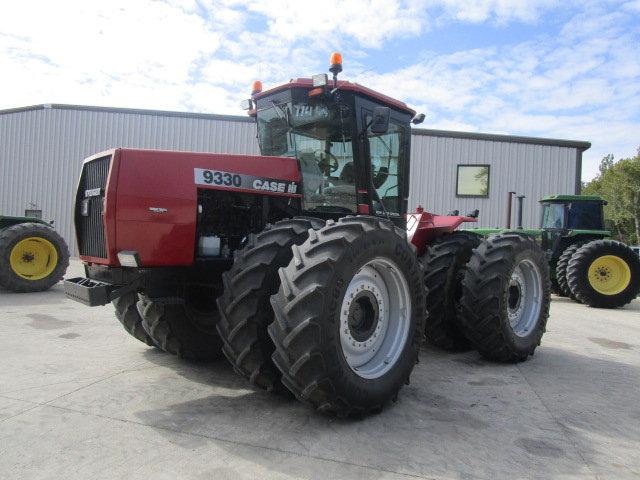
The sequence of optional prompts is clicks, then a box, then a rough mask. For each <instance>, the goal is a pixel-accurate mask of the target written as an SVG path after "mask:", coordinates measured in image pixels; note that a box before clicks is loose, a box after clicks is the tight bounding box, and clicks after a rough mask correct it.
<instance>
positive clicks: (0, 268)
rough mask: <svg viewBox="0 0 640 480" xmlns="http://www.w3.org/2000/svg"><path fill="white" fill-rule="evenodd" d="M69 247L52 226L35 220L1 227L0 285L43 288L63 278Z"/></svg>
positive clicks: (29, 289) (17, 288)
mask: <svg viewBox="0 0 640 480" xmlns="http://www.w3.org/2000/svg"><path fill="white" fill-rule="evenodd" d="M68 266H69V248H68V247H67V244H66V242H65V241H64V239H63V238H62V237H61V236H60V235H58V233H57V232H56V231H55V230H54V229H53V228H51V227H49V226H47V225H44V224H41V223H35V222H27V223H19V224H17V225H13V226H11V227H7V228H4V229H2V230H0V286H2V287H3V288H5V289H7V290H9V291H11V292H16V293H27V292H42V291H44V290H48V289H49V288H51V287H52V286H53V285H55V284H56V283H58V282H59V281H60V280H62V277H63V276H64V274H65V272H66V271H67V267H68Z"/></svg>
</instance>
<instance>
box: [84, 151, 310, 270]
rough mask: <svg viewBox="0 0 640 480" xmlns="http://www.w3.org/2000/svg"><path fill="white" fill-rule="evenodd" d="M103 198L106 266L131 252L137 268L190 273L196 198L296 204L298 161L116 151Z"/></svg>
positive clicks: (97, 260) (194, 243) (192, 255)
mask: <svg viewBox="0 0 640 480" xmlns="http://www.w3.org/2000/svg"><path fill="white" fill-rule="evenodd" d="M108 185H109V186H108V188H107V189H106V195H105V204H106V205H107V208H105V219H104V220H105V222H104V223H105V231H106V237H107V250H108V255H107V256H108V258H107V259H106V261H105V260H100V259H95V258H82V257H81V258H82V259H83V260H86V261H94V262H96V263H105V264H109V265H119V262H118V260H117V256H116V255H117V252H119V251H122V250H133V251H136V252H138V255H139V257H140V262H141V264H142V265H143V266H179V265H191V264H193V261H194V253H195V248H196V242H197V238H196V231H197V216H198V191H199V190H200V191H206V190H217V191H224V192H225V193H226V192H227V191H228V192H229V195H235V194H236V193H237V192H243V193H250V194H253V195H259V196H261V197H264V196H270V197H271V196H272V197H284V198H285V199H286V198H295V199H297V198H299V197H300V194H298V193H297V191H298V189H299V185H300V173H299V169H298V165H297V161H296V160H295V159H293V158H284V157H261V156H250V155H227V154H206V153H193V152H168V151H156V150H133V149H116V150H115V155H114V159H113V163H112V165H111V171H110V175H109V181H108Z"/></svg>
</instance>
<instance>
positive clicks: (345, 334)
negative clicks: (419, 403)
mask: <svg viewBox="0 0 640 480" xmlns="http://www.w3.org/2000/svg"><path fill="white" fill-rule="evenodd" d="M410 324H411V296H410V295H409V285H408V284H407V281H406V279H405V277H404V275H403V274H402V272H401V271H400V269H399V268H398V266H397V265H396V264H395V263H394V262H392V261H391V260H388V259H386V258H380V257H378V258H375V259H373V260H371V261H370V262H368V263H366V264H365V265H364V266H363V267H362V268H360V270H358V272H357V273H356V274H355V275H354V276H353V278H352V279H351V281H350V282H349V285H348V286H347V290H346V292H345V295H344V298H343V300H342V306H341V309H340V345H341V346H342V353H343V355H344V358H345V359H346V361H347V363H348V364H349V367H351V370H353V371H354V372H355V373H356V374H357V375H358V376H360V377H362V378H369V379H370V378H379V377H381V376H382V375H384V374H385V373H387V372H388V371H389V370H390V369H391V368H393V366H394V365H395V364H396V363H397V361H398V359H399V358H400V356H401V354H402V352H403V350H404V347H405V345H406V343H407V338H408V337H409V327H410Z"/></svg>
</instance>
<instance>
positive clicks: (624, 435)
mask: <svg viewBox="0 0 640 480" xmlns="http://www.w3.org/2000/svg"><path fill="white" fill-rule="evenodd" d="M77 268H78V264H77V263H74V264H73V266H72V270H74V269H75V270H76V271H77ZM0 339H1V343H0V344H1V345H2V354H1V355H0V478H3V479H10V478H20V479H36V478H38V479H40V478H42V479H44V478H47V479H49V478H50V479H54V478H55V479H59V478H65V479H76V478H77V479H83V480H85V479H88V478H91V479H94V478H98V479H101V478H104V479H112V478H123V479H125V478H126V479H132V478H144V479H148V478H154V479H164V478H180V479H205V478H206V479H227V478H229V479H240V478H260V479H272V478H274V479H276V478H277V479H293V478H303V479H329V478H345V479H352V478H353V479H383V478H384V479H386V478H389V479H402V478H438V479H466V478H480V479H495V478H509V479H514V478H602V479H604V478H640V454H639V452H640V403H639V402H638V399H639V396H640V302H639V301H637V300H636V301H635V302H633V303H632V304H631V305H629V306H627V307H626V308H625V309H621V310H613V311H610V310H596V309H591V308H587V307H584V306H581V305H578V304H576V303H573V302H571V301H569V300H567V299H562V298H557V297H554V299H553V302H552V308H551V318H550V320H549V325H548V332H547V334H546V335H545V337H544V339H543V344H542V346H541V347H540V348H539V349H538V351H537V352H536V355H535V357H533V358H531V359H530V360H529V361H527V362H525V363H522V364H519V365H499V364H494V363H491V362H486V361H484V360H482V359H481V358H480V357H479V356H478V355H477V354H476V353H474V352H469V353H462V354H448V353H442V352H439V351H436V350H432V349H430V348H427V347H425V348H424V349H423V351H422V353H421V362H420V364H418V365H417V366H416V369H415V370H414V373H413V376H412V382H411V385H409V386H407V387H405V388H404V389H403V390H402V391H401V392H400V396H399V399H398V402H397V403H396V404H394V405H392V406H390V407H389V408H387V409H386V410H385V411H383V412H382V413H381V414H379V415H374V416H371V417H368V418H365V419H363V420H340V419H335V418H330V417H327V416H324V415H321V414H318V413H315V412H313V411H311V410H310V409H309V408H308V407H306V406H304V405H302V404H300V403H298V402H297V401H295V400H292V399H289V398H286V397H284V396H277V395H273V394H268V393H265V392H262V391H258V390H254V389H252V388H251V387H250V386H249V385H248V384H247V383H245V381H244V380H243V379H241V378H240V377H238V376H237V375H235V374H234V373H233V371H232V369H231V368H230V367H229V366H228V365H227V364H226V363H225V361H220V362H217V363H214V364H212V365H198V364H190V363H185V362H182V361H178V360H177V359H176V358H175V357H172V356H170V355H167V354H163V353H161V352H159V351H157V350H155V349H153V348H149V347H147V346H145V345H143V344H142V343H140V342H138V341H137V340H135V339H134V338H132V337H130V336H129V335H127V334H126V333H125V332H124V331H123V330H122V328H121V327H120V324H119V323H118V322H117V320H116V319H115V317H114V316H113V309H112V308H111V307H110V306H107V307H101V308H88V307H84V306H82V305H80V304H77V303H75V302H72V301H69V300H66V299H65V297H64V294H63V292H62V286H61V285H57V286H56V287H54V288H53V289H52V290H50V291H48V292H44V293H38V294H22V295H17V294H10V293H8V292H4V291H0Z"/></svg>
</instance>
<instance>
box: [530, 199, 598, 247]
mask: <svg viewBox="0 0 640 480" xmlns="http://www.w3.org/2000/svg"><path fill="white" fill-rule="evenodd" d="M540 204H541V205H542V220H541V225H540V226H541V228H542V243H543V248H544V249H545V250H547V251H548V252H554V253H555V256H558V255H559V253H561V252H562V251H563V250H564V248H565V247H566V246H567V244H570V243H573V240H574V239H575V238H577V237H594V238H603V237H606V236H609V232H608V231H606V228H605V225H604V213H603V207H604V205H606V201H605V200H603V199H602V198H600V197H599V196H597V195H550V196H547V197H544V198H542V200H540ZM552 256H553V255H552Z"/></svg>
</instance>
